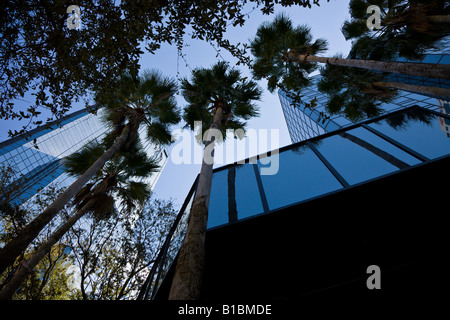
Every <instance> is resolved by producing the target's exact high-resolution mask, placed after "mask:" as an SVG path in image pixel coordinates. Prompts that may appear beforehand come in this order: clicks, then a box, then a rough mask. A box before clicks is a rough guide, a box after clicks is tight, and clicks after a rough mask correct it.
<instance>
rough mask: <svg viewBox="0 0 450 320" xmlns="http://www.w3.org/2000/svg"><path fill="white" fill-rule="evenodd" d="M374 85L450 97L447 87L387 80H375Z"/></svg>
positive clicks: (449, 90)
mask: <svg viewBox="0 0 450 320" xmlns="http://www.w3.org/2000/svg"><path fill="white" fill-rule="evenodd" d="M373 85H374V86H376V87H384V88H395V89H400V90H405V91H411V92H417V93H425V94H431V95H433V96H436V97H445V98H450V89H445V88H438V87H426V86H416V85H410V84H405V83H398V82H385V81H379V82H374V83H373Z"/></svg>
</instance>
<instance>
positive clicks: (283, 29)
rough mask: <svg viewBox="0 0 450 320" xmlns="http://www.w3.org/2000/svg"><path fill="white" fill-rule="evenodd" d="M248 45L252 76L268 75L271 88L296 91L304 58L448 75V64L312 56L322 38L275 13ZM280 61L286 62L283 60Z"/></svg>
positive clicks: (322, 48) (323, 47) (301, 83)
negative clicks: (252, 58) (250, 53)
mask: <svg viewBox="0 0 450 320" xmlns="http://www.w3.org/2000/svg"><path fill="white" fill-rule="evenodd" d="M250 45H251V51H252V53H253V55H254V56H255V62H254V64H253V73H254V75H255V77H256V78H259V79H260V78H262V77H266V78H268V87H269V89H271V90H273V89H274V88H275V87H276V86H279V87H280V86H281V87H284V88H285V89H287V90H286V91H288V90H290V89H293V90H294V91H298V90H299V89H301V88H302V87H304V86H305V81H304V79H303V78H305V76H301V72H302V70H305V71H306V72H309V71H310V70H311V66H310V64H308V63H307V62H310V63H317V62H319V63H326V64H327V65H337V66H345V67H355V68H361V69H367V70H373V71H379V72H393V73H400V74H406V75H414V76H422V77H431V78H442V79H450V66H448V65H434V64H424V63H407V62H392V61H374V60H357V59H344V58H340V57H318V56H315V55H314V54H316V53H319V52H322V51H325V50H326V41H325V40H323V39H318V40H316V41H315V42H312V36H311V34H310V29H309V28H308V27H306V26H301V27H297V28H294V27H293V25H292V21H291V20H290V19H289V18H288V17H286V16H284V15H278V16H277V17H275V20H274V21H273V22H272V23H269V24H268V23H265V24H263V25H261V26H260V27H259V28H258V31H257V33H256V37H255V39H253V40H252V41H251V44H250ZM283 61H285V62H286V63H285V64H283V63H282V62H283Z"/></svg>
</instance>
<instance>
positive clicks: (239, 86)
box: [169, 62, 261, 300]
mask: <svg viewBox="0 0 450 320" xmlns="http://www.w3.org/2000/svg"><path fill="white" fill-rule="evenodd" d="M181 88H182V94H183V96H184V98H185V100H186V101H187V103H188V105H187V106H186V107H185V109H184V116H183V117H184V120H185V121H186V122H187V125H188V126H189V127H190V128H191V129H192V130H193V129H194V122H195V121H202V127H203V129H208V130H207V131H206V132H205V135H206V139H204V140H205V147H204V151H203V160H202V166H201V170H200V176H199V180H198V186H197V192H196V194H195V198H194V200H193V202H192V206H191V211H190V217H189V223H188V229H187V233H186V236H185V238H184V240H183V243H182V245H181V248H180V252H179V254H178V260H177V265H176V270H175V275H174V278H173V282H172V287H171V290H170V295H169V299H172V300H179V299H188V300H190V299H198V298H199V296H200V289H201V279H202V276H203V268H204V261H205V247H204V243H205V235H206V227H207V221H208V209H209V199H210V194H211V184H212V168H213V161H211V160H212V157H213V153H214V143H215V139H216V138H219V137H218V132H221V133H222V137H225V136H226V135H225V132H226V129H228V128H232V129H238V128H244V126H245V125H246V121H247V120H248V119H250V118H251V117H253V116H256V115H258V110H257V108H256V106H255V105H254V104H253V101H254V100H259V98H260V96H261V90H260V88H259V87H258V85H257V84H256V83H255V82H253V81H247V80H246V78H242V77H241V74H240V72H239V71H238V70H236V69H230V68H229V66H228V64H227V63H225V62H218V63H216V64H215V65H213V66H212V67H211V68H210V69H205V68H199V69H195V70H194V71H193V73H192V77H191V80H190V81H189V80H187V79H183V80H182V85H181ZM205 135H203V137H205Z"/></svg>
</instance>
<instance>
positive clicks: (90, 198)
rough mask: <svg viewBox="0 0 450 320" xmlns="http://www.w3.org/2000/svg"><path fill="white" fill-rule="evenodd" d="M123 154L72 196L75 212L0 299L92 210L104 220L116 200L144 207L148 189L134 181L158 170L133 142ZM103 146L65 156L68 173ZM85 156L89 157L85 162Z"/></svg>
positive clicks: (75, 172) (81, 168) (77, 170)
mask: <svg viewBox="0 0 450 320" xmlns="http://www.w3.org/2000/svg"><path fill="white" fill-rule="evenodd" d="M133 149H134V150H130V152H128V153H127V154H126V155H116V156H114V157H113V158H112V159H111V160H110V161H108V162H107V163H106V164H105V166H104V167H103V170H101V172H99V173H97V174H96V175H95V177H94V178H93V179H92V182H91V183H88V184H86V186H85V187H84V188H82V189H81V190H80V191H79V192H78V193H77V194H76V195H75V197H74V201H73V202H74V205H75V208H76V213H75V214H74V215H73V216H72V217H70V218H69V219H68V220H67V221H66V222H65V223H64V224H63V225H62V226H60V227H59V228H58V229H57V230H56V231H55V232H54V233H53V234H52V235H51V236H50V237H49V238H48V239H47V240H46V241H45V242H44V243H43V244H41V245H40V247H39V248H38V249H37V251H36V252H35V253H34V254H33V255H32V256H31V257H30V258H29V259H27V261H26V262H25V263H26V265H24V267H21V268H19V269H18V270H17V271H16V273H15V274H14V276H13V278H12V279H11V280H10V281H9V282H8V283H7V284H6V285H5V286H4V287H3V289H2V290H1V291H0V300H5V299H11V297H12V295H13V294H14V292H15V291H16V290H17V289H18V288H19V286H20V284H21V283H22V282H23V281H24V280H25V279H26V277H27V276H28V274H29V273H30V272H31V271H32V270H33V269H34V267H35V266H36V265H37V264H38V263H39V262H40V261H41V260H42V258H43V257H45V256H46V255H47V254H48V253H49V252H50V250H51V248H52V247H53V246H54V245H56V244H57V242H58V241H59V240H60V239H61V238H62V236H64V234H65V233H66V232H67V231H69V229H70V228H71V227H72V226H73V225H74V224H75V223H76V222H77V221H78V220H79V219H80V218H81V217H83V216H84V215H86V214H87V213H89V212H90V213H91V214H92V216H93V217H94V218H95V219H101V220H106V219H108V218H109V217H110V216H111V215H112V214H113V213H114V211H115V208H114V207H115V202H116V199H117V200H120V201H121V203H120V205H123V206H124V208H126V210H127V211H128V212H131V210H132V209H134V208H135V207H136V206H143V205H144V204H145V202H146V201H147V199H148V198H149V197H150V192H151V190H150V189H149V188H148V186H147V184H145V183H143V182H138V181H133V179H136V178H138V179H139V178H145V177H148V176H149V175H151V174H152V173H154V172H155V171H157V169H158V166H157V165H156V160H155V159H149V158H148V157H147V155H146V154H145V153H144V152H143V151H142V150H139V148H138V147H136V145H135V146H134V148H133ZM103 151H104V148H103V146H102V145H101V144H99V143H96V142H91V143H89V144H88V145H87V146H86V147H84V148H82V149H81V151H79V152H77V153H75V154H73V155H71V156H70V157H68V160H67V161H66V166H67V167H68V170H67V172H68V173H69V174H71V175H75V176H79V175H81V174H82V173H83V172H85V171H86V167H88V166H89V159H91V160H93V159H95V158H96V156H97V155H98V154H99V153H102V152H103ZM86 159H88V160H87V161H86Z"/></svg>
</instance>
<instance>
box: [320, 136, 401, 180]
mask: <svg viewBox="0 0 450 320" xmlns="http://www.w3.org/2000/svg"><path fill="white" fill-rule="evenodd" d="M344 137H345V138H344ZM317 149H318V150H319V152H320V153H322V155H323V156H324V157H325V158H326V159H327V160H328V161H329V162H330V163H331V165H332V166H333V167H334V168H335V169H336V170H337V171H338V172H339V173H340V174H341V176H342V177H343V178H344V179H345V180H346V181H347V182H348V183H349V184H355V183H359V182H363V181H365V180H369V179H372V178H376V177H378V176H381V175H384V174H387V173H390V172H393V171H395V170H396V169H397V168H396V167H395V166H394V165H392V164H390V163H389V162H387V161H386V160H385V159H384V158H383V156H380V155H379V153H378V149H377V148H375V147H374V146H370V145H367V144H366V143H364V142H363V141H360V140H359V139H355V137H354V136H352V135H343V136H340V135H335V136H331V137H328V138H325V139H323V140H320V141H319V143H318V145H317Z"/></svg>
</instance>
